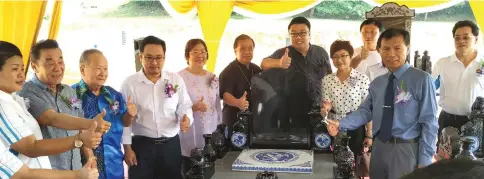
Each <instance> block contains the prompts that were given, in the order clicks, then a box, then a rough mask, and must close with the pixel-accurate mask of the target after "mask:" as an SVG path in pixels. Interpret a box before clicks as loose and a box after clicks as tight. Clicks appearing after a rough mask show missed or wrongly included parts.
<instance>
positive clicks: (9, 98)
mask: <svg viewBox="0 0 484 179" xmlns="http://www.w3.org/2000/svg"><path fill="white" fill-rule="evenodd" d="M12 95H13V94H8V93H5V91H2V90H0V99H2V100H7V101H12V100H14V99H13V96H12Z"/></svg>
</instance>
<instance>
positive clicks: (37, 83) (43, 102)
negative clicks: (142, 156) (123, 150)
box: [19, 40, 111, 170]
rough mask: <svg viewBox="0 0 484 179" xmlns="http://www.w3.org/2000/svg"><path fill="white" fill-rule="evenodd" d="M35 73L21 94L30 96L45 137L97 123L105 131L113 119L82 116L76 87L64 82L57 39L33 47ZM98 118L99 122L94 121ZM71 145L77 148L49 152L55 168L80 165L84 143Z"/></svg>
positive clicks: (71, 133)
mask: <svg viewBox="0 0 484 179" xmlns="http://www.w3.org/2000/svg"><path fill="white" fill-rule="evenodd" d="M30 57H31V65H32V69H33V70H34V71H35V76H34V77H33V78H32V79H31V80H29V81H28V82H26V83H25V85H24V87H23V89H22V90H21V91H20V92H19V95H20V96H22V97H24V98H26V99H28V101H29V105H28V110H29V112H30V113H31V114H32V116H34V118H35V119H37V122H38V123H39V125H40V128H41V131H42V135H43V137H44V138H46V139H49V138H64V137H70V136H76V135H77V134H78V133H79V130H87V129H89V128H91V126H92V125H96V122H97V131H99V132H106V131H107V130H109V127H110V125H111V124H110V123H109V122H106V121H104V119H103V115H102V114H100V115H98V116H96V117H95V120H88V119H85V118H83V116H84V113H83V111H82V108H81V107H82V104H81V101H80V100H78V99H77V97H76V95H75V93H74V90H72V88H70V87H69V86H67V85H64V84H61V81H62V78H63V77H64V67H65V65H64V59H63V58H62V51H61V49H60V48H59V45H58V44H57V42H56V41H55V40H45V41H40V42H38V43H37V44H35V45H34V46H33V47H32V51H31V54H30ZM94 121H96V122H94ZM72 145H74V146H76V148H75V149H72V150H70V151H67V152H64V153H62V154H60V155H53V156H49V159H50V163H51V165H52V168H54V169H60V170H76V169H80V168H81V155H80V151H79V149H78V148H80V147H83V143H82V141H80V140H76V141H75V142H74V143H73V144H72Z"/></svg>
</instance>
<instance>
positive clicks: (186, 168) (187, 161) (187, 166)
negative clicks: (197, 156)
mask: <svg viewBox="0 0 484 179" xmlns="http://www.w3.org/2000/svg"><path fill="white" fill-rule="evenodd" d="M182 158H183V161H182V175H183V178H184V179H186V178H187V177H186V174H187V172H188V171H189V170H190V167H191V164H192V162H191V160H190V157H185V156H182Z"/></svg>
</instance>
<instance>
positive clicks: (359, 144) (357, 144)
mask: <svg viewBox="0 0 484 179" xmlns="http://www.w3.org/2000/svg"><path fill="white" fill-rule="evenodd" d="M365 133H366V127H365V125H363V126H361V127H359V128H357V129H355V130H350V131H348V132H347V134H348V136H350V137H351V138H350V141H349V147H350V149H351V151H352V152H353V153H354V154H355V155H359V154H362V153H363V146H364V144H363V141H364V140H365V135H366V134H365Z"/></svg>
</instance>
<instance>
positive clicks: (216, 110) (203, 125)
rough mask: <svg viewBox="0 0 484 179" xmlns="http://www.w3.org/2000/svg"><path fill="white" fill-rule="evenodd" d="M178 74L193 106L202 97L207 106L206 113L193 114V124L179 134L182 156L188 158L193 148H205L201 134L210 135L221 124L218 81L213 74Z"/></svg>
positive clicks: (185, 72) (182, 72)
mask: <svg viewBox="0 0 484 179" xmlns="http://www.w3.org/2000/svg"><path fill="white" fill-rule="evenodd" d="M178 74H179V75H180V76H181V77H182V78H183V80H184V81H185V85H186V86H187V90H188V95H189V96H190V98H191V100H192V102H193V104H195V103H197V102H198V101H199V100H200V98H202V97H203V101H204V103H205V104H207V111H205V112H200V111H196V112H195V111H194V112H193V119H194V120H193V124H192V126H190V128H189V129H188V131H187V132H180V140H181V149H182V155H183V156H186V157H189V156H190V151H191V150H192V149H193V148H195V147H198V148H203V147H204V146H205V141H204V138H203V134H211V133H212V132H213V131H215V129H216V128H217V125H218V124H220V123H222V107H221V106H222V104H221V103H220V95H219V83H218V79H217V77H215V75H214V74H213V73H210V72H207V73H206V74H205V75H204V76H198V75H194V74H192V73H190V72H188V71H187V70H185V69H184V70H182V71H180V72H178Z"/></svg>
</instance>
